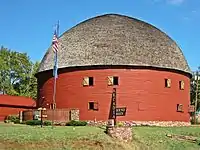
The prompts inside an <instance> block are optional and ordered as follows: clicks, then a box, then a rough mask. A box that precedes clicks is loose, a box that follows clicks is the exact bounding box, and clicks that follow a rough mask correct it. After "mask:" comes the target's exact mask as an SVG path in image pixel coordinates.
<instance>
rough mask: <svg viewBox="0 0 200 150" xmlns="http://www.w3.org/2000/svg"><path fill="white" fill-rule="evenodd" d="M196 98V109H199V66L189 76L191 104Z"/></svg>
mask: <svg viewBox="0 0 200 150" xmlns="http://www.w3.org/2000/svg"><path fill="white" fill-rule="evenodd" d="M197 73H198V74H197ZM196 98H197V110H198V109H200V67H199V68H198V70H197V71H196V72H194V73H193V75H192V78H191V90H190V100H191V104H192V105H195V101H196Z"/></svg>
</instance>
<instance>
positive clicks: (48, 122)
mask: <svg viewBox="0 0 200 150" xmlns="http://www.w3.org/2000/svg"><path fill="white" fill-rule="evenodd" d="M43 125H44V126H51V125H52V122H51V121H49V120H45V121H44V122H43Z"/></svg>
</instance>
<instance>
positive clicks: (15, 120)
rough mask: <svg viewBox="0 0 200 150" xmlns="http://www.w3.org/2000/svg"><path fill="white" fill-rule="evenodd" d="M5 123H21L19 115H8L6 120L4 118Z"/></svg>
mask: <svg viewBox="0 0 200 150" xmlns="http://www.w3.org/2000/svg"><path fill="white" fill-rule="evenodd" d="M4 122H5V123H10V122H13V123H20V120H19V117H18V116H16V115H9V116H7V118H6V120H4Z"/></svg>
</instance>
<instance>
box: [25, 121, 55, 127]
mask: <svg viewBox="0 0 200 150" xmlns="http://www.w3.org/2000/svg"><path fill="white" fill-rule="evenodd" d="M26 124H27V125H32V126H37V125H41V120H27V121H26ZM43 125H44V126H50V125H52V123H51V121H49V120H44V121H43Z"/></svg>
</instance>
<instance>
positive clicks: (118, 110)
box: [116, 107, 126, 116]
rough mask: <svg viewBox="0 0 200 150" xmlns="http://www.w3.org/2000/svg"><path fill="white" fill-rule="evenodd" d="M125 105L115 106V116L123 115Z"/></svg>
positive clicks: (124, 113)
mask: <svg viewBox="0 0 200 150" xmlns="http://www.w3.org/2000/svg"><path fill="white" fill-rule="evenodd" d="M125 115H126V107H121V108H116V116H125Z"/></svg>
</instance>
